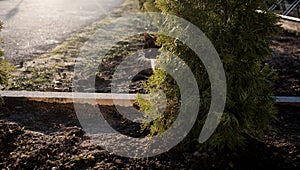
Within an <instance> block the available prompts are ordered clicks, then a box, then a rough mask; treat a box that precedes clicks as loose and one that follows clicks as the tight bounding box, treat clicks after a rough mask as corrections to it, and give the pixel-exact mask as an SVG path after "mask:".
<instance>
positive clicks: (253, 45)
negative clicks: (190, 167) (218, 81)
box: [137, 0, 280, 149]
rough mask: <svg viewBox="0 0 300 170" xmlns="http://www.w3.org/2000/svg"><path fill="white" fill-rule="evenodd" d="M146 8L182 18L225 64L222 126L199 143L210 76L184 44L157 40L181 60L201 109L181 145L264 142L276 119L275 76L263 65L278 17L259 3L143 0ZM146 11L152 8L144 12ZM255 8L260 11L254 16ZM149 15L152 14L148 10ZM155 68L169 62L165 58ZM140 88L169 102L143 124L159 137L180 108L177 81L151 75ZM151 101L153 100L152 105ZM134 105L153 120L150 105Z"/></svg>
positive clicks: (223, 146)
mask: <svg viewBox="0 0 300 170" xmlns="http://www.w3.org/2000/svg"><path fill="white" fill-rule="evenodd" d="M143 2H144V6H145V2H146V3H147V5H148V6H153V9H155V10H156V9H158V10H159V11H160V12H162V13H165V14H172V15H176V16H178V17H182V18H184V19H186V20H188V21H189V22H191V23H192V24H194V25H196V26H197V27H198V28H199V29H201V30H202V31H203V32H204V33H205V35H206V36H207V37H208V38H209V39H210V41H211V42H212V43H213V45H214V46H215V48H216V50H217V52H218V53H219V56H220V58H221V61H222V63H223V66H224V69H225V73H226V81H227V101H226V107H225V111H224V114H223V116H222V119H221V122H220V124H219V126H218V128H217V130H216V131H215V133H214V134H213V135H212V137H211V138H210V139H209V140H208V141H206V142H205V143H204V144H201V145H195V144H196V143H197V140H198V137H199V134H200V131H201V129H202V127H203V125H204V121H205V119H206V116H207V113H208V110H209V107H210V102H211V101H210V99H211V87H210V82H209V77H208V74H207V72H206V70H205V67H204V66H203V64H202V62H201V61H200V60H199V58H198V57H197V56H196V54H195V53H194V52H193V51H192V50H191V49H190V48H188V47H187V46H186V45H185V44H183V43H182V42H180V41H178V40H174V39H172V38H170V37H167V36H164V35H160V38H159V42H160V43H161V44H162V49H163V50H167V51H170V52H172V53H173V54H175V55H177V56H178V57H180V58H181V59H182V60H184V61H185V63H186V64H187V65H188V66H189V67H190V69H191V70H192V71H193V74H194V76H195V78H196V80H197V83H198V87H199V92H200V95H201V96H200V97H201V106H200V107H201V108H200V109H199V110H200V112H199V114H198V119H197V121H196V124H195V125H194V128H193V129H192V131H191V132H190V134H189V135H188V137H187V138H186V140H185V141H184V142H183V144H185V145H186V146H188V147H186V148H189V146H199V147H200V148H214V149H216V148H218V149H236V148H240V147H242V146H245V144H246V142H247V140H246V139H247V138H248V137H254V138H262V137H263V136H264V134H265V133H266V132H268V131H269V130H270V129H271V126H270V124H271V122H272V121H273V120H274V119H275V118H276V111H275V109H274V99H273V98H272V97H271V96H272V91H271V87H272V84H273V81H272V77H273V76H274V71H273V70H272V69H271V68H269V67H267V66H263V64H262V63H263V61H264V60H266V59H267V58H268V57H269V56H270V54H271V52H272V51H271V49H270V45H271V43H272V41H271V40H272V38H273V37H274V36H275V35H276V34H277V33H278V31H279V30H280V27H279V26H278V25H277V23H278V18H277V17H276V16H275V15H274V14H273V13H270V12H268V11H267V5H265V3H262V2H263V1H261V0H251V1H249V0H197V1H195V0H144V1H143ZM148 9H150V8H148ZM258 9H259V10H261V11H260V12H258ZM147 11H149V12H152V10H147ZM162 58H163V59H161V60H160V61H158V64H162V65H163V64H164V63H166V62H169V60H170V58H169V57H168V56H163V57H162ZM144 86H145V87H146V88H147V90H148V93H150V94H152V93H153V94H154V92H155V91H157V89H161V90H163V92H164V93H165V94H166V97H167V99H168V100H167V108H166V109H165V111H164V113H163V114H162V115H160V116H159V118H157V119H155V120H154V121H152V122H148V123H145V124H143V128H144V129H148V130H150V133H151V135H157V134H161V133H163V132H164V131H165V130H166V129H168V128H169V127H170V125H171V124H172V122H173V121H174V120H175V119H176V116H177V114H178V108H179V107H180V91H179V88H178V86H177V84H176V81H174V80H173V79H172V77H171V76H169V75H168V74H167V73H165V72H164V71H162V70H156V71H154V75H153V76H152V77H150V78H149V79H148V80H147V81H146V82H144ZM152 101H155V100H152ZM137 104H138V105H139V106H140V109H141V110H142V111H144V112H145V114H146V116H148V117H155V116H157V115H158V114H159V113H158V110H159V109H154V108H153V107H150V106H151V104H153V102H152V103H151V102H149V100H145V99H142V98H141V97H139V98H138V100H137Z"/></svg>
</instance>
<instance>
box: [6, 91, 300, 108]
mask: <svg viewBox="0 0 300 170" xmlns="http://www.w3.org/2000/svg"><path fill="white" fill-rule="evenodd" d="M0 96H2V97H4V98H16V99H17V98H23V99H24V98H25V99H28V100H33V101H42V102H49V103H74V102H75V103H87V104H99V105H114V104H116V103H117V104H118V105H121V106H130V105H132V104H133V103H134V100H135V99H136V97H137V94H122V93H119V94H113V93H75V92H35V91H34V92H33V91H0ZM145 97H146V98H147V95H145ZM275 99H276V103H278V104H296V105H300V97H297V96H295V97H292V96H275Z"/></svg>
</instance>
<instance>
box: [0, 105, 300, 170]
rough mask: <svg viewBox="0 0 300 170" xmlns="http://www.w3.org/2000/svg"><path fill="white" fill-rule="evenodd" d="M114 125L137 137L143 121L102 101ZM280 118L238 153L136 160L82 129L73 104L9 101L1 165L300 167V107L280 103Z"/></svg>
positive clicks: (1, 124) (0, 120) (1, 123)
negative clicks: (103, 145) (107, 148)
mask: <svg viewBox="0 0 300 170" xmlns="http://www.w3.org/2000/svg"><path fill="white" fill-rule="evenodd" d="M99 108H100V109H101V111H102V114H103V115H104V116H105V118H106V120H107V121H108V122H109V123H110V125H111V126H112V127H113V128H114V129H116V130H118V131H119V132H120V133H123V134H126V135H130V136H133V137H142V136H144V135H146V134H145V133H141V132H140V130H139V129H140V126H139V124H136V123H133V122H130V121H129V120H127V119H124V118H123V117H122V116H121V115H119V114H118V112H117V111H116V109H115V108H114V107H113V106H99ZM278 111H279V120H278V122H275V123H274V128H276V129H277V131H274V132H272V133H270V134H269V135H267V136H266V137H265V139H264V140H263V141H257V140H255V139H253V138H251V137H249V138H248V145H247V147H246V148H245V149H239V148H236V149H237V150H236V151H234V152H232V151H231V152H225V151H224V152H222V153H217V152H215V151H203V152H195V151H193V152H183V151H180V150H179V149H178V148H174V149H172V150H170V151H169V152H167V153H164V154H162V155H159V156H156V157H152V158H147V159H146V158H145V159H131V158H124V157H120V156H117V155H114V154H110V153H108V152H107V151H105V150H104V149H102V148H101V147H100V146H99V145H98V144H96V143H94V142H93V141H92V140H90V138H89V137H88V136H87V135H86V134H85V132H84V131H83V129H82V128H81V126H80V124H79V122H78V120H77V118H76V114H75V111H74V108H73V105H72V104H49V103H43V102H34V101H26V100H19V101H13V100H6V106H5V107H4V108H1V111H0V113H1V116H0V131H1V133H0V152H1V153H0V167H1V168H9V169H34V168H35V169H86V168H90V169H99V168H103V169H137V168H138V169H142V168H150V169H153V168H156V169H220V168H221V169H226V168H227V169H254V168H259V169H261V168H267V169H270V168H273V169H295V168H296V167H299V166H300V163H299V162H300V127H299V126H300V108H299V107H291V106H278Z"/></svg>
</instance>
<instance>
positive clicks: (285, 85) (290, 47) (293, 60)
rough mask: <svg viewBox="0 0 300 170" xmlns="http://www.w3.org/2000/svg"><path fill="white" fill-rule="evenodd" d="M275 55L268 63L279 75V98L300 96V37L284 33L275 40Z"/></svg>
mask: <svg viewBox="0 0 300 170" xmlns="http://www.w3.org/2000/svg"><path fill="white" fill-rule="evenodd" d="M274 43H275V45H274V46H273V47H272V48H273V50H274V55H273V56H272V57H271V58H270V59H269V60H268V61H267V63H268V64H270V65H271V66H272V67H273V68H274V69H276V71H277V73H278V79H277V81H276V82H275V85H274V91H275V94H276V95H278V96H300V35H299V33H298V34H297V33H290V32H287V31H283V32H282V33H280V34H279V35H278V36H277V37H276V39H275V40H274Z"/></svg>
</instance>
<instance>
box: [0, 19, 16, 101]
mask: <svg viewBox="0 0 300 170" xmlns="http://www.w3.org/2000/svg"><path fill="white" fill-rule="evenodd" d="M1 29H2V23H1V22H0V31H1ZM0 43H2V40H1V39H0ZM1 56H3V51H1V50H0V87H1V85H3V84H5V83H7V81H8V78H9V75H10V74H11V71H13V69H14V67H13V65H12V64H11V63H9V62H8V61H7V60H6V59H5V58H2V57H1ZM0 90H1V89H0ZM0 97H1V96H0ZM2 104H3V100H2V99H1V98H0V106H1V105H2Z"/></svg>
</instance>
